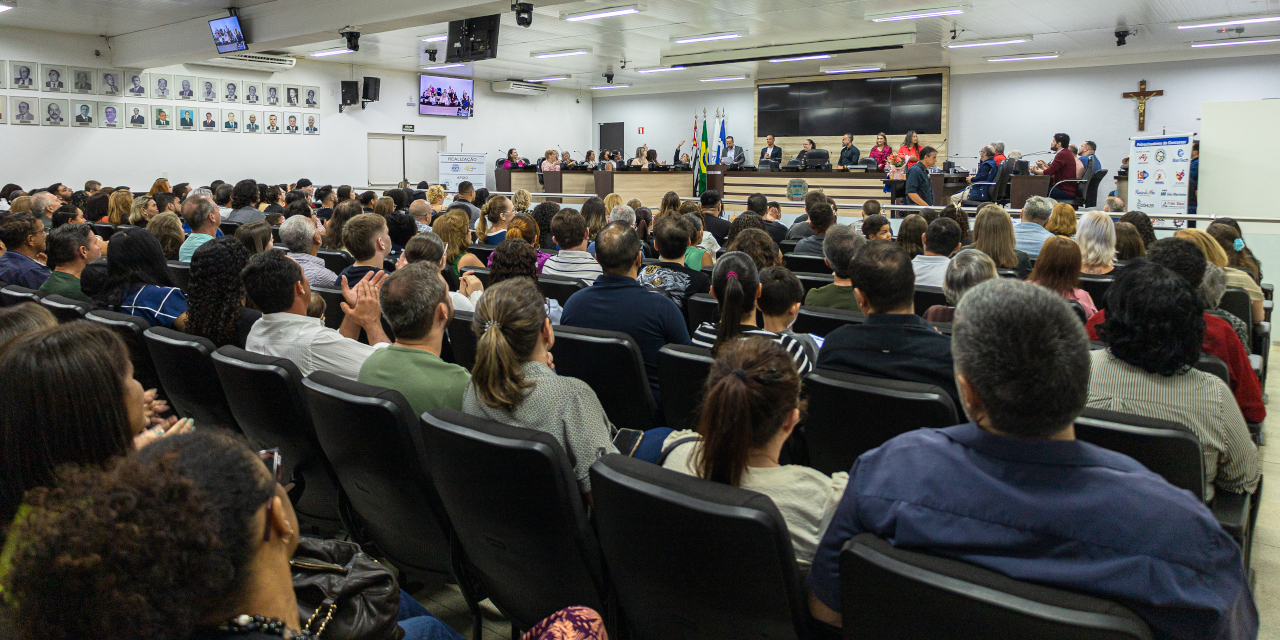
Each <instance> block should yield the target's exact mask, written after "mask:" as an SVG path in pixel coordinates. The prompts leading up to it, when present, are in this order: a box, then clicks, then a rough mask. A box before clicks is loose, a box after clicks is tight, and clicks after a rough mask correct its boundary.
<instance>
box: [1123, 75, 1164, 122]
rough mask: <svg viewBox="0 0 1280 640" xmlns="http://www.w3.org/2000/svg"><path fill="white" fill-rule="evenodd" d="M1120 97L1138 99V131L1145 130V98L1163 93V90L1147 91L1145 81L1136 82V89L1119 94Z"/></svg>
mask: <svg viewBox="0 0 1280 640" xmlns="http://www.w3.org/2000/svg"><path fill="white" fill-rule="evenodd" d="M1121 95H1122V97H1125V98H1129V99H1134V100H1137V101H1138V131H1146V130H1147V100H1150V99H1152V98H1154V97H1156V96H1162V95H1164V90H1163V89H1162V90H1160V91H1147V81H1146V80H1142V81H1140V82H1138V90H1137V91H1130V92H1128V93H1124V94H1121Z"/></svg>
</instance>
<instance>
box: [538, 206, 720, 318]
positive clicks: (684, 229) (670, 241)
mask: <svg viewBox="0 0 1280 640" xmlns="http://www.w3.org/2000/svg"><path fill="white" fill-rule="evenodd" d="M691 226H693V225H692V223H691V222H690V221H688V220H686V219H685V218H684V217H683V216H680V215H674V216H665V217H663V218H662V219H660V220H658V223H657V224H656V225H655V226H654V229H653V236H654V244H656V245H657V248H658V264H651V265H647V266H645V267H644V268H643V269H641V270H640V273H639V274H638V275H637V276H636V280H637V281H638V282H639V283H640V284H642V285H645V286H648V287H655V288H658V289H662V290H663V291H666V292H667V293H669V294H671V299H672V300H674V301H675V303H676V306H677V307H679V308H680V309H681V311H683V310H684V306H685V301H687V300H688V299H689V296H691V295H693V294H695V293H707V292H708V291H710V290H711V279H710V278H708V277H707V274H705V273H703V272H702V271H700V270H695V269H690V268H689V267H688V266H686V265H685V263H684V256H685V250H686V249H687V248H688V247H689V228H690V227H691ZM561 253H563V252H561Z"/></svg>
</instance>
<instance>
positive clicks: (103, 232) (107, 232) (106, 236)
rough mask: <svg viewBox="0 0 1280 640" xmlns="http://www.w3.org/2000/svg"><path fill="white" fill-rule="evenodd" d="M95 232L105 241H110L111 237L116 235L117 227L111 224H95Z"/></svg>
mask: <svg viewBox="0 0 1280 640" xmlns="http://www.w3.org/2000/svg"><path fill="white" fill-rule="evenodd" d="M93 232H94V233H96V234H98V235H100V236H102V239H103V240H110V239H111V236H113V235H115V233H116V226H115V225H114V224H111V223H110V222H95V223H93Z"/></svg>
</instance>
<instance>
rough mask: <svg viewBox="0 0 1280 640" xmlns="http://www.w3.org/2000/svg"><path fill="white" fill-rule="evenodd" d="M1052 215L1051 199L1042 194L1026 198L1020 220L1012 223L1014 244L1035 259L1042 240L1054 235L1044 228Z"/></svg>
mask: <svg viewBox="0 0 1280 640" xmlns="http://www.w3.org/2000/svg"><path fill="white" fill-rule="evenodd" d="M984 210H985V207H984ZM1052 216H1053V201H1052V200H1050V199H1048V198H1045V197H1043V196H1031V197H1030V198H1027V202H1026V204H1024V205H1022V221H1021V222H1019V223H1018V224H1015V225H1013V237H1014V240H1015V245H1014V246H1015V247H1016V248H1017V249H1018V250H1019V251H1022V252H1023V253H1026V254H1027V256H1028V257H1029V258H1031V259H1032V260H1035V259H1036V257H1037V256H1039V255H1040V247H1042V246H1044V241H1045V240H1048V239H1049V238H1052V237H1053V235H1054V234H1053V232H1052V231H1049V230H1048V229H1046V228H1045V225H1046V224H1048V223H1049V218H1050V217H1052ZM997 264H998V263H997ZM1001 268H1002V269H1003V268H1005V267H1001Z"/></svg>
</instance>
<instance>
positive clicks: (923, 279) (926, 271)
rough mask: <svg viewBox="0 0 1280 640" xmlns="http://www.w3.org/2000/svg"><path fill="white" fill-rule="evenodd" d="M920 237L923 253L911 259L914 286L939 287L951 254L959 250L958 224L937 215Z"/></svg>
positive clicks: (949, 262)
mask: <svg viewBox="0 0 1280 640" xmlns="http://www.w3.org/2000/svg"><path fill="white" fill-rule="evenodd" d="M922 239H923V241H924V253H922V254H920V255H918V256H916V257H914V258H912V259H911V269H912V271H915V274H916V286H921V285H923V286H926V287H941V286H942V283H943V280H944V279H945V276H946V273H947V265H948V264H951V256H953V255H955V253H956V251H959V250H960V246H961V245H960V225H958V224H956V221H955V220H952V219H951V218H944V217H939V218H938V219H936V220H934V221H933V222H930V223H929V229H928V231H926V232H925V234H924V236H923V238H922Z"/></svg>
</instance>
